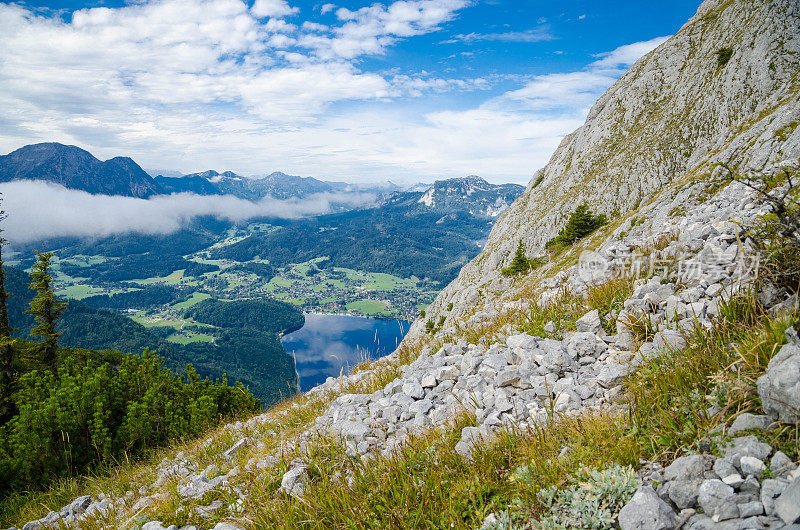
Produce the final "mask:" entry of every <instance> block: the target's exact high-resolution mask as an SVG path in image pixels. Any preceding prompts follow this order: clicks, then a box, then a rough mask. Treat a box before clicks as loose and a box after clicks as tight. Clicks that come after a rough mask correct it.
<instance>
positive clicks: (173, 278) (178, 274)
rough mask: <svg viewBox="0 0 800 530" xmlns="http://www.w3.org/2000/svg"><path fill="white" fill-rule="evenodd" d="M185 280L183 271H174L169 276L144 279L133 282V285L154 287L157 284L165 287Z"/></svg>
mask: <svg viewBox="0 0 800 530" xmlns="http://www.w3.org/2000/svg"><path fill="white" fill-rule="evenodd" d="M182 279H183V269H181V270H177V271H174V272H173V273H171V274H170V275H168V276H164V277H163V278H159V277H153V278H143V279H140V280H131V281H132V282H133V283H138V284H139V285H153V284H156V283H161V284H164V285H177V284H179V283H181V280H182Z"/></svg>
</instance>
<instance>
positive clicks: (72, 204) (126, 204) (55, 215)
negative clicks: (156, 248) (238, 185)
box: [0, 181, 375, 244]
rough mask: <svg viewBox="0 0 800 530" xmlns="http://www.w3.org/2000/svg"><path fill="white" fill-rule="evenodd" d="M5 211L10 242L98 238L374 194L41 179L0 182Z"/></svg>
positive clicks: (305, 210)
mask: <svg viewBox="0 0 800 530" xmlns="http://www.w3.org/2000/svg"><path fill="white" fill-rule="evenodd" d="M0 193H2V198H3V202H2V207H3V210H5V212H6V214H7V216H8V217H7V219H6V220H5V221H4V222H3V228H4V230H5V232H4V233H3V236H4V237H5V238H6V239H8V240H9V241H10V242H11V243H12V244H13V243H28V242H36V241H40V240H45V239H49V238H54V237H66V236H77V237H102V236H109V235H112V234H120V233H126V232H138V233H144V234H164V233H170V232H174V231H176V230H178V229H179V228H181V227H182V226H184V225H185V224H186V223H187V222H189V221H190V220H192V219H193V218H195V217H199V216H213V217H216V218H218V219H223V220H228V221H234V222H238V221H245V220H248V219H253V218H258V217H272V218H280V219H298V218H301V217H306V216H311V215H319V214H324V213H328V212H330V211H331V209H332V206H333V205H349V206H353V207H355V206H366V205H369V204H372V203H373V202H374V201H375V196H374V195H371V194H365V193H319V194H314V195H311V196H309V197H307V198H304V199H289V200H277V199H264V200H261V201H259V202H250V201H247V200H243V199H238V198H236V197H233V196H230V195H225V196H199V195H194V194H190V193H180V194H175V195H159V196H156V197H154V198H151V199H147V200H146V199H136V198H132V197H121V196H114V197H110V196H106V195H91V194H89V193H86V192H84V191H78V190H68V189H66V188H63V187H61V186H57V185H54V184H48V183H44V182H35V181H34V182H31V181H17V182H9V183H4V184H0Z"/></svg>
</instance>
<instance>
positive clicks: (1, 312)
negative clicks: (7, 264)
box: [0, 210, 12, 337]
mask: <svg viewBox="0 0 800 530" xmlns="http://www.w3.org/2000/svg"><path fill="white" fill-rule="evenodd" d="M5 219H6V213H5V212H4V211H3V210H0V222H3V221H5ZM2 233H3V229H2V228H0V337H10V336H11V331H12V329H11V326H10V325H9V323H8V306H7V304H6V301H7V300H8V293H6V273H5V270H3V246H5V244H6V243H7V241H6V239H5V238H4V237H3V236H2Z"/></svg>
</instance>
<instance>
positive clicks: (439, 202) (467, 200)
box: [417, 175, 525, 217]
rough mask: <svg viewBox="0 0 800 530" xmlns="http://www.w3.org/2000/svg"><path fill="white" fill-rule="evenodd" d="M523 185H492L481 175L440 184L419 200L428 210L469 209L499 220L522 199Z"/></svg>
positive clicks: (437, 182) (436, 184)
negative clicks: (516, 200)
mask: <svg viewBox="0 0 800 530" xmlns="http://www.w3.org/2000/svg"><path fill="white" fill-rule="evenodd" d="M523 191H525V187H524V186H521V185H519V184H490V183H489V182H487V181H486V180H484V179H483V178H481V177H479V176H477V175H468V176H466V177H458V178H450V179H444V180H437V181H436V182H434V183H433V184H432V185H431V186H430V187H429V188H428V189H427V190H426V191H425V192H424V193H423V194H422V196H421V197H420V198H419V200H418V201H417V202H418V203H419V204H424V205H425V206H427V207H428V208H444V209H448V208H458V209H467V210H468V211H469V212H470V213H471V214H473V215H482V216H486V217H497V216H498V215H500V214H501V213H503V212H504V211H506V210H507V209H508V207H509V206H510V205H511V203H512V202H514V200H515V199H516V198H517V197H519V196H520V195H522V193H523Z"/></svg>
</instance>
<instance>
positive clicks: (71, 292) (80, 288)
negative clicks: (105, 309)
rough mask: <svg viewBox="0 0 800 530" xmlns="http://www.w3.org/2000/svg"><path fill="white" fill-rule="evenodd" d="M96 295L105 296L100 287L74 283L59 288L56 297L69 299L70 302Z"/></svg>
mask: <svg viewBox="0 0 800 530" xmlns="http://www.w3.org/2000/svg"><path fill="white" fill-rule="evenodd" d="M96 294H105V291H104V290H103V289H101V288H100V287H94V286H92V285H86V284H83V283H75V284H72V285H67V286H64V287H61V288H59V289H58V290H57V291H56V295H57V296H60V297H62V298H69V299H72V300H81V299H83V298H87V297H89V296H94V295H96Z"/></svg>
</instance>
